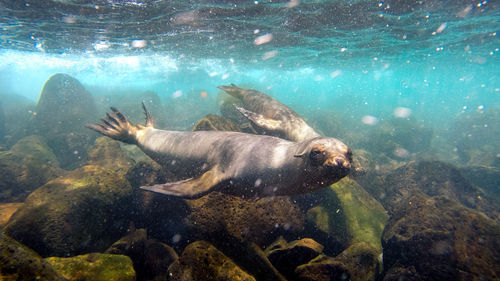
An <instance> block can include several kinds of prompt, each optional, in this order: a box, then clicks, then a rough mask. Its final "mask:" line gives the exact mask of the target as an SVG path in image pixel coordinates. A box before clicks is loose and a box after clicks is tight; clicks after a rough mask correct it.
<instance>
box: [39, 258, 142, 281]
mask: <svg viewBox="0 0 500 281" xmlns="http://www.w3.org/2000/svg"><path fill="white" fill-rule="evenodd" d="M44 260H45V261H46V262H48V263H49V264H50V265H51V266H52V268H54V269H55V270H56V271H57V272H58V273H60V274H61V275H62V276H64V278H66V279H67V280H74V281H134V280H136V279H135V271H134V268H133V266H132V261H131V260H130V258H129V257H127V256H123V255H111V254H100V253H91V254H86V255H80V256H74V257H70V258H60V257H50V258H45V259H44Z"/></svg>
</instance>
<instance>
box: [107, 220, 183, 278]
mask: <svg viewBox="0 0 500 281" xmlns="http://www.w3.org/2000/svg"><path fill="white" fill-rule="evenodd" d="M106 253H108V254H119V255H126V256H128V257H130V258H131V259H132V262H133V264H134V268H135V271H136V273H137V274H136V275H137V276H136V280H137V281H141V280H144V281H146V280H167V279H168V267H169V266H170V265H171V264H172V263H173V262H175V261H177V260H178V259H179V257H178V256H177V253H176V252H175V250H174V249H173V248H172V247H170V246H168V245H166V244H164V243H162V242H159V241H157V240H155V239H148V237H147V233H146V230H145V229H135V228H134V227H131V229H130V231H129V233H128V234H127V235H125V236H124V237H122V238H121V239H120V240H118V241H116V242H115V243H113V245H111V247H109V249H107V250H106Z"/></svg>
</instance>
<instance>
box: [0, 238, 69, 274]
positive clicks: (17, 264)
mask: <svg viewBox="0 0 500 281" xmlns="http://www.w3.org/2000/svg"><path fill="white" fill-rule="evenodd" d="M0 280H16V281H31V280H51V281H52V280H53V281H59V280H61V281H63V280H66V279H65V278H64V277H63V276H62V275H60V274H59V273H57V272H56V271H55V270H54V269H53V268H52V266H51V265H50V264H49V263H47V262H46V261H45V260H43V259H42V258H41V257H40V256H39V255H38V254H37V253H35V252H34V251H33V250H31V249H29V248H28V247H26V246H24V245H22V244H21V243H19V242H17V241H16V240H14V239H12V238H10V237H9V236H7V235H6V234H5V233H3V232H0Z"/></svg>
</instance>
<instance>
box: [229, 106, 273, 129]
mask: <svg viewBox="0 0 500 281" xmlns="http://www.w3.org/2000/svg"><path fill="white" fill-rule="evenodd" d="M233 105H234V107H235V108H236V109H237V110H238V111H239V112H240V113H241V114H243V116H245V117H246V118H247V119H248V120H250V121H252V123H254V124H255V125H256V126H257V127H260V128H262V129H265V130H268V131H276V130H279V129H282V128H281V121H279V120H276V119H271V118H267V117H265V116H264V115H262V114H258V113H255V112H253V111H250V110H246V109H244V108H243V107H239V106H237V105H236V104H233Z"/></svg>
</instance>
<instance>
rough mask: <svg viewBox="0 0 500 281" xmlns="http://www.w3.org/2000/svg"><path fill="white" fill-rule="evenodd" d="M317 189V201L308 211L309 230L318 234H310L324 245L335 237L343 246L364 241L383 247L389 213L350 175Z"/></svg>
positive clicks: (378, 248)
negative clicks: (319, 193)
mask: <svg viewBox="0 0 500 281" xmlns="http://www.w3.org/2000/svg"><path fill="white" fill-rule="evenodd" d="M320 192H321V200H320V201H319V204H318V205H317V206H315V207H313V208H311V209H310V210H309V211H308V213H307V219H308V225H309V226H311V225H312V226H313V230H314V232H313V233H312V234H313V235H317V237H315V236H312V237H313V238H315V239H316V240H317V241H318V242H320V243H321V244H323V245H327V244H328V240H330V239H336V240H337V241H338V242H339V243H341V244H343V245H345V247H347V246H348V245H352V244H353V243H357V242H365V243H368V244H369V245H370V246H372V247H373V248H375V249H377V250H379V251H380V252H381V251H382V247H381V245H380V237H381V236H382V231H383V229H384V226H385V224H386V222H387V219H388V217H387V214H386V212H385V209H384V208H383V207H382V205H381V204H380V203H379V202H378V201H377V200H375V199H374V198H373V197H372V196H371V195H370V194H369V193H368V192H366V191H365V190H364V189H363V187H361V186H360V185H359V184H358V183H356V181H354V180H352V179H350V178H344V179H342V180H341V181H339V182H337V183H336V184H333V185H331V186H330V187H329V188H326V189H324V190H322V191H320ZM329 254H337V253H335V252H330V253H329Z"/></svg>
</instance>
